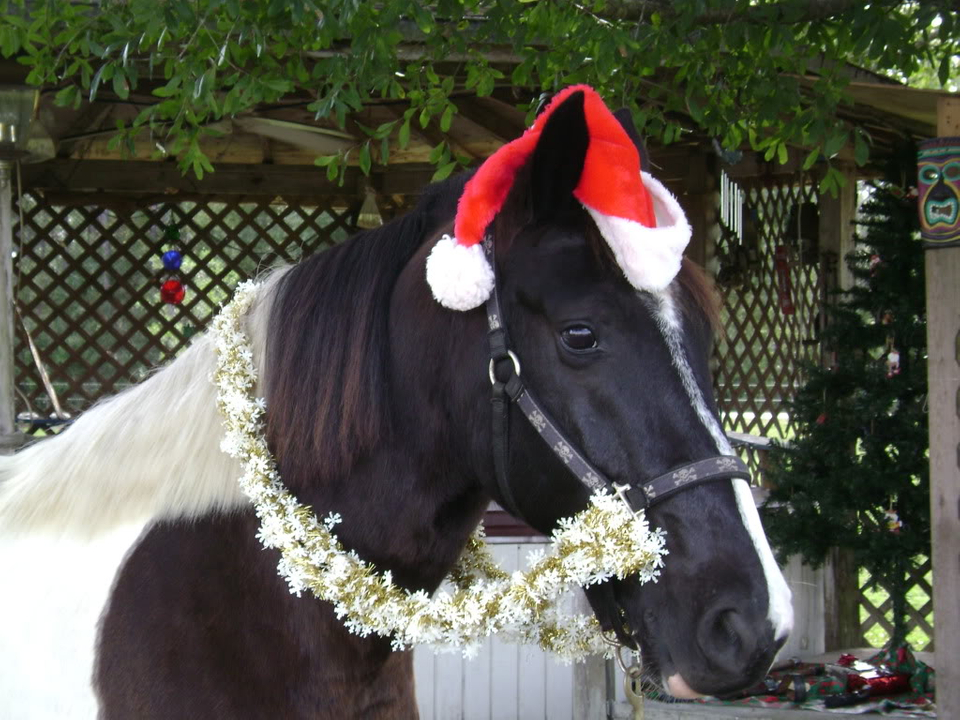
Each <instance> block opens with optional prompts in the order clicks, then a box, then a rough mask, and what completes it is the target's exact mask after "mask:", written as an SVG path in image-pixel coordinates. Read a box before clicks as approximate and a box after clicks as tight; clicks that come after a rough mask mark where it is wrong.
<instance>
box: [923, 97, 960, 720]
mask: <svg viewBox="0 0 960 720" xmlns="http://www.w3.org/2000/svg"><path fill="white" fill-rule="evenodd" d="M937 134H938V135H939V136H941V137H947V136H951V135H960V97H955V96H954V97H941V98H940V101H939V106H938V108H937ZM926 273H927V358H928V360H927V363H928V365H927V373H928V376H927V386H928V398H929V407H930V414H929V416H928V417H929V422H930V525H931V529H932V535H933V537H932V540H933V606H934V616H933V617H934V634H935V642H936V653H937V658H938V660H937V663H936V670H937V715H938V716H939V717H942V718H956V717H960V662H958V661H960V598H958V592H960V247H948V248H937V249H930V250H927V251H926Z"/></svg>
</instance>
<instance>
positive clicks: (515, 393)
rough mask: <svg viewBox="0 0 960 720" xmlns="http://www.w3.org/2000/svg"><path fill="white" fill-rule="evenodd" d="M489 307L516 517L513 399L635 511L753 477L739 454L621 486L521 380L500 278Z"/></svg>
mask: <svg viewBox="0 0 960 720" xmlns="http://www.w3.org/2000/svg"><path fill="white" fill-rule="evenodd" d="M483 248H484V252H485V253H486V256H487V260H488V261H489V263H490V265H491V266H492V267H493V271H494V276H496V264H495V261H494V253H493V239H492V238H491V237H489V236H488V237H487V238H485V239H484V241H483ZM486 310H487V324H488V327H489V340H490V382H491V383H492V385H493V460H494V467H495V471H496V475H497V485H498V487H499V489H500V496H501V499H502V501H503V503H504V505H505V506H506V509H507V510H509V511H510V512H511V513H513V514H514V515H517V516H520V513H519V509H518V507H517V503H516V500H515V499H514V497H513V491H512V490H511V489H510V483H509V477H508V462H509V447H510V403H516V404H517V406H518V407H519V408H520V410H521V412H523V415H524V417H526V418H527V420H528V421H529V422H530V424H531V425H533V427H534V428H536V430H537V432H538V433H539V434H540V437H541V438H543V441H544V442H546V443H547V445H549V446H550V449H551V450H553V452H554V453H555V454H556V455H557V457H559V458H560V459H561V460H563V462H564V464H565V465H566V466H567V468H568V469H569V470H570V472H571V473H573V474H574V475H576V476H577V478H578V479H579V480H580V482H582V483H583V484H584V485H586V486H587V487H588V488H589V489H590V490H592V491H594V492H596V491H598V490H604V489H606V490H609V491H610V492H611V493H614V494H616V495H617V496H619V497H620V499H621V500H623V501H624V502H625V503H626V504H627V507H629V508H630V510H631V511H632V512H637V511H639V510H643V509H645V508H648V507H650V506H652V505H656V504H657V503H659V502H662V501H664V500H666V499H667V498H669V497H671V496H672V495H675V494H676V493H678V492H680V491H681V490H686V489H688V488H691V487H695V486H696V485H701V484H703V483H706V482H714V481H716V480H729V479H732V478H742V479H744V480H747V481H749V480H750V471H749V470H748V469H747V466H746V464H744V462H743V461H742V460H741V459H740V458H738V457H736V456H733V455H716V456H714V457H711V458H707V459H706V460H698V461H696V462H692V463H688V464H686V465H681V466H679V467H675V468H673V469H672V470H669V471H667V472H665V473H663V474H662V475H659V476H657V477H655V478H653V479H652V480H650V481H648V482H646V483H644V484H638V485H636V486H632V485H629V484H624V485H618V484H617V483H614V482H612V481H610V480H609V479H608V478H607V477H605V476H604V474H603V473H602V472H600V471H599V470H597V469H596V468H595V467H594V466H593V465H591V464H590V462H589V461H588V460H587V459H586V458H585V457H584V456H583V454H582V453H581V452H580V451H578V450H577V448H576V447H575V446H574V445H573V443H571V442H570V441H569V440H568V439H567V438H566V436H565V435H564V434H563V433H562V432H561V431H560V430H559V429H558V428H557V425H556V423H554V422H553V420H552V419H551V418H550V416H549V415H548V414H547V412H546V411H545V410H544V409H543V408H542V407H541V406H540V404H539V403H538V402H537V401H536V399H535V398H534V397H533V395H532V394H531V393H530V391H529V390H528V389H527V388H525V387H524V386H523V382H522V381H521V379H520V359H519V358H518V357H517V356H516V354H515V353H514V352H513V351H512V350H510V347H509V341H508V338H507V329H506V326H505V325H504V318H503V313H502V312H501V310H500V300H499V297H498V290H497V283H496V282H494V287H493V291H492V292H491V293H490V297H489V299H488V300H487V304H486Z"/></svg>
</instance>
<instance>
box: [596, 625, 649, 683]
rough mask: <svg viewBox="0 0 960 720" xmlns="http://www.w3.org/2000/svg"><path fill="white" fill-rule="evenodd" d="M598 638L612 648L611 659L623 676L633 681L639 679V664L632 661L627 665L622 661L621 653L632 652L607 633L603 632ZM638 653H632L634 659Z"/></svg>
mask: <svg viewBox="0 0 960 720" xmlns="http://www.w3.org/2000/svg"><path fill="white" fill-rule="evenodd" d="M600 637H602V638H603V641H604V642H605V643H606V644H607V645H609V646H610V647H612V648H613V657H614V659H615V660H616V661H617V665H619V666H620V669H621V670H622V671H623V674H624V675H626V676H627V677H630V678H633V679H634V680H636V679H638V678H639V677H640V673H641V669H640V664H639V663H638V662H636V661H634V662H633V663H632V664H630V665H627V663H626V662H625V661H624V659H623V651H624V650H626V651H628V652H632V653H633V652H634V651H633V650H631V649H630V648H628V647H626V646H625V645H624V644H623V643H621V642H620V641H619V640H616V639H615V638H611V637H610V635H609V634H608V632H603V633H601V634H600ZM637 655H638V653H634V656H635V657H636V656H637Z"/></svg>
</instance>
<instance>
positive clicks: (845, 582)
mask: <svg viewBox="0 0 960 720" xmlns="http://www.w3.org/2000/svg"><path fill="white" fill-rule="evenodd" d="M841 170H842V172H843V174H844V178H845V179H846V184H845V185H844V186H843V187H842V188H841V189H840V190H839V192H838V193H837V196H836V197H834V196H832V195H829V194H827V195H820V196H819V198H818V199H817V204H818V209H819V211H820V223H819V225H820V228H819V229H820V251H821V253H826V252H829V253H832V254H833V255H834V256H835V257H836V259H837V261H836V274H837V276H836V277H835V278H822V280H823V281H824V282H828V285H829V286H830V287H832V288H835V289H838V290H848V289H850V288H851V287H852V286H853V274H852V273H851V272H850V269H849V268H848V267H847V263H846V256H847V253H849V252H850V251H851V250H853V248H854V240H853V236H854V227H853V221H854V219H855V218H856V213H857V173H856V169H855V168H854V167H853V166H851V165H846V166H843V167H842V168H841ZM824 360H825V362H830V361H831V360H832V359H831V358H824ZM851 452H853V448H851ZM823 608H824V627H823V634H824V637H823V644H824V650H841V649H846V648H853V647H858V646H859V645H861V644H862V641H863V633H861V632H860V576H859V568H858V567H857V564H856V562H854V559H853V552H852V551H850V550H846V549H844V548H833V549H832V550H831V551H830V555H829V556H828V558H827V562H826V563H825V565H824V568H823Z"/></svg>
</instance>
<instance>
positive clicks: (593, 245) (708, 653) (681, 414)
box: [461, 94, 792, 696]
mask: <svg viewBox="0 0 960 720" xmlns="http://www.w3.org/2000/svg"><path fill="white" fill-rule="evenodd" d="M583 108H584V102H583V98H582V96H578V94H574V95H571V96H569V97H568V99H567V100H566V101H565V102H564V103H563V104H562V105H561V106H560V107H558V108H555V109H554V110H553V111H552V113H551V115H550V117H549V118H548V119H547V121H546V123H545V124H544V126H543V127H542V131H541V133H540V137H539V138H538V139H537V143H536V147H535V149H534V150H533V152H532V153H531V156H530V158H529V160H528V161H527V162H526V164H525V165H524V167H523V169H522V170H521V171H520V172H519V174H518V175H517V177H516V181H515V182H514V185H513V189H512V191H511V195H510V197H509V198H507V199H506V201H505V203H504V204H503V206H502V207H501V208H500V209H499V214H498V215H497V217H496V218H495V219H494V220H493V222H492V224H491V225H490V226H489V232H490V234H491V235H492V237H493V238H494V243H495V248H496V250H495V254H496V266H497V269H496V274H497V279H496V285H497V292H498V293H499V298H500V307H501V311H502V315H503V317H502V318H501V320H502V322H503V323H504V324H505V326H506V328H507V332H508V337H509V344H510V348H511V349H512V350H514V351H515V353H516V355H517V356H518V358H519V362H520V366H521V375H522V379H523V382H524V385H525V386H526V388H527V389H528V390H529V391H530V392H531V393H532V394H533V395H535V396H536V398H537V400H538V401H539V403H540V404H541V405H542V406H543V407H544V409H545V410H546V411H547V413H548V414H549V415H550V416H552V418H553V420H554V421H555V423H556V425H557V426H558V427H559V428H560V429H562V431H563V433H564V434H565V435H566V436H567V438H569V440H570V441H571V444H572V445H573V446H574V447H576V448H577V449H579V451H580V453H581V454H582V455H583V456H584V457H585V458H586V459H587V460H588V461H589V462H590V463H591V464H592V465H593V466H594V467H596V468H597V469H598V470H599V471H600V472H601V473H602V474H603V475H605V476H606V478H608V479H609V480H610V481H611V482H612V483H617V484H619V485H627V484H629V485H631V486H632V487H633V488H639V487H642V486H644V485H645V484H647V483H649V482H651V481H652V480H654V479H655V478H658V477H659V476H662V475H664V474H665V473H667V472H669V471H671V470H672V469H674V468H677V467H678V466H683V465H687V464H689V463H692V462H695V461H700V460H706V459H710V458H717V457H719V456H728V455H732V454H733V452H732V450H731V449H730V446H729V444H728V443H727V441H726V437H725V436H724V434H723V431H722V430H721V426H720V423H719V420H718V416H717V410H716V407H715V404H714V400H713V394H712V390H711V380H710V373H709V369H708V358H709V354H710V347H711V318H712V316H713V311H712V308H711V303H712V299H711V298H712V296H711V294H710V292H709V291H708V290H707V288H706V285H705V281H704V279H703V277H702V276H701V275H700V274H699V271H698V270H697V269H696V268H695V267H694V266H693V265H691V264H689V263H684V265H683V267H682V268H681V269H680V271H679V273H678V274H677V275H676V277H675V278H674V279H673V280H672V281H669V282H668V284H666V287H664V288H663V289H660V290H655V291H646V290H638V289H637V288H636V287H635V283H634V284H631V282H630V281H628V279H627V278H625V273H624V270H623V269H622V267H621V265H622V262H618V257H617V253H616V252H615V251H611V249H610V247H609V245H608V242H605V238H604V236H603V235H602V233H601V229H598V225H597V224H596V223H595V222H594V219H593V218H592V217H591V216H590V215H589V214H588V213H587V211H585V210H584V207H583V205H582V204H581V202H580V201H578V200H577V199H576V198H575V197H574V190H575V188H576V186H577V184H578V182H579V180H580V178H581V173H582V172H583V168H584V158H585V155H586V148H587V146H588V143H589V142H596V140H591V139H590V132H589V131H588V128H587V121H586V120H585V115H584V109H583ZM629 131H632V127H630V128H629V130H628V132H629ZM630 136H631V137H634V136H635V133H632V134H631V135H630ZM614 170H615V169H614ZM592 171H596V168H595V167H594V168H592ZM611 187H612V188H616V187H617V185H616V183H612V184H611ZM468 190H469V187H468ZM462 206H463V201H461V208H462ZM488 312H489V308H488ZM472 412H473V413H474V414H475V415H481V416H483V417H484V422H485V423H489V420H488V419H487V418H488V413H489V412H490V411H489V410H488V409H487V408H486V407H485V406H483V405H481V406H479V407H476V408H473V410H472ZM510 412H511V415H510V425H509V450H508V451H507V452H508V455H507V457H508V460H507V461H506V466H507V473H506V477H507V483H508V490H507V493H506V495H510V496H512V497H506V496H505V493H504V490H503V488H502V485H501V483H498V482H497V480H496V478H495V475H496V473H492V472H491V473H487V476H486V478H485V479H484V482H485V483H486V484H487V489H488V491H489V493H490V494H492V495H493V496H494V497H496V498H497V499H498V500H500V501H501V503H503V504H505V505H507V506H512V507H513V508H514V510H515V512H516V513H517V514H519V515H520V516H522V518H523V519H524V520H526V521H527V522H529V523H530V524H531V525H532V526H533V527H535V528H537V529H539V530H541V531H543V532H545V533H549V532H551V531H552V530H553V529H554V527H555V526H556V523H557V521H558V520H559V519H560V518H563V517H569V516H572V515H574V514H576V513H577V512H578V511H580V510H582V509H584V508H585V507H586V505H587V502H588V498H589V496H590V494H591V492H592V491H591V489H590V488H588V487H587V486H586V485H585V484H584V483H583V482H582V480H581V479H580V478H578V477H577V476H576V475H575V474H574V473H571V472H570V470H569V468H568V467H567V465H566V464H565V462H564V461H563V459H561V458H560V457H559V456H558V454H557V453H555V452H554V451H553V450H552V448H551V447H550V446H549V445H548V444H547V443H544V442H543V440H542V439H541V438H540V437H539V436H538V435H539V433H538V429H537V428H536V427H534V426H533V425H532V424H530V423H528V422H526V420H525V418H524V417H523V414H522V411H521V410H520V409H519V408H517V407H516V406H514V407H513V408H512V409H511V411H510ZM494 434H495V433H494ZM490 435H491V433H490V431H488V432H487V433H486V434H485V435H484V434H482V433H481V434H479V436H480V437H481V438H483V442H489V440H490ZM483 451H484V452H486V453H488V454H489V452H490V449H489V446H487V447H486V448H483ZM647 517H648V519H649V521H650V523H651V525H652V526H655V527H660V528H662V529H663V530H665V531H666V545H667V548H668V551H669V554H668V555H667V556H666V558H665V567H664V569H663V571H662V574H661V577H660V579H659V581H658V582H656V583H648V584H645V585H641V584H640V583H639V582H638V581H637V580H635V579H627V580H625V581H609V582H607V583H605V584H603V585H600V586H595V587H592V588H590V589H588V593H587V594H588V597H589V599H590V601H591V604H592V606H593V608H594V610H595V612H596V614H597V616H598V618H599V619H600V621H601V624H603V625H604V626H605V627H607V628H611V629H614V630H615V631H616V632H617V634H618V635H619V636H620V637H621V641H622V642H625V643H627V644H634V643H636V644H638V645H639V646H640V647H641V648H642V650H643V654H644V660H645V664H646V666H647V668H648V669H649V668H655V669H656V670H657V671H659V674H660V676H661V677H662V678H663V679H664V680H665V683H666V688H667V690H668V691H669V692H671V693H672V694H673V695H676V696H690V695H692V694H695V693H701V694H722V693H728V692H732V691H735V690H737V689H740V688H742V687H744V686H747V685H749V684H751V683H753V682H754V681H756V680H758V679H759V678H760V677H762V675H763V674H764V673H765V672H766V670H767V669H768V667H769V666H770V664H771V662H772V660H773V657H774V654H775V653H776V651H777V650H778V649H779V647H780V646H781V645H782V644H783V642H784V640H785V638H786V636H787V634H788V633H789V631H790V627H791V623H792V610H791V606H790V594H789V591H788V589H787V587H786V584H785V582H784V580H783V577H782V575H781V574H780V571H779V569H778V568H777V566H776V564H775V562H774V560H773V556H772V554H771V552H770V549H769V546H768V544H767V541H766V538H765V537H764V533H763V530H762V528H761V526H760V522H759V518H758V515H757V512H756V509H755V507H754V505H753V501H752V497H751V493H750V490H749V488H748V486H747V484H746V482H744V481H743V480H742V479H730V478H720V479H715V480H714V481H710V482H703V483H699V484H691V486H690V487H688V488H686V489H684V490H683V491H681V492H677V493H675V494H672V495H670V496H669V497H667V498H666V499H664V500H663V501H662V502H655V503H654V504H652V505H651V506H650V507H649V508H648V509H647Z"/></svg>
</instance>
